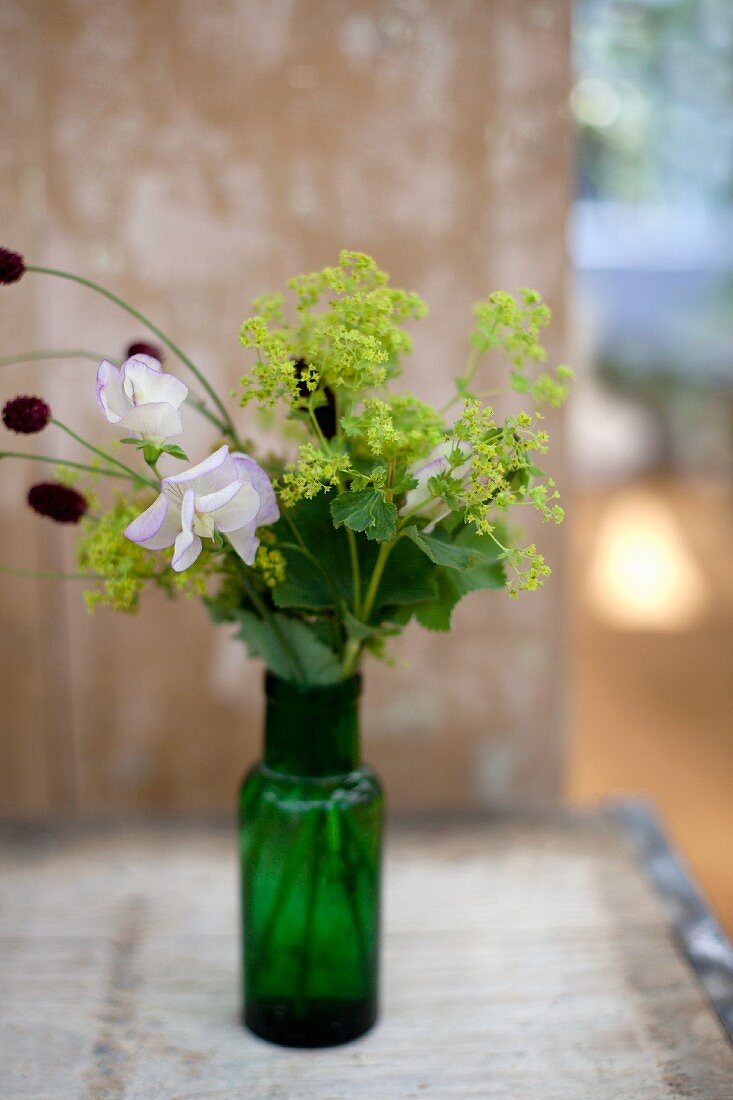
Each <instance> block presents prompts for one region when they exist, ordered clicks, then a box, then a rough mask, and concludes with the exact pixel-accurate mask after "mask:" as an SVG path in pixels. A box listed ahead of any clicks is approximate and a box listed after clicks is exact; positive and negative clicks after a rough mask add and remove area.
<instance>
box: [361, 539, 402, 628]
mask: <svg viewBox="0 0 733 1100" xmlns="http://www.w3.org/2000/svg"><path fill="white" fill-rule="evenodd" d="M393 546H394V543H393V542H383V543H381V545H380V547H379V553H378V554H377V560H376V562H375V563H374V571H373V573H372V577H371V580H370V581H369V587H368V588H367V590H366V595H365V596H364V603H363V604H362V608H361V615H360V616H359V618H360V620H361V622H363V623H368V622H369V616H370V615H371V613H372V608H373V607H374V601H375V599H376V598H377V589H378V588H379V582H380V581H381V579H382V573H383V572H384V567H385V565H386V564H387V558H388V557H389V555H390V551H391V550H392V547H393Z"/></svg>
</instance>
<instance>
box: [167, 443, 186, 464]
mask: <svg viewBox="0 0 733 1100" xmlns="http://www.w3.org/2000/svg"><path fill="white" fill-rule="evenodd" d="M160 449H161V451H162V452H163V454H166V455H170V456H171V458H182V459H183V460H184V462H188V461H189V457H188V455H187V454H186V452H185V451H184V450H183V449H182V448H181V447H179V446H178V444H177V443H164V444H163V446H162V447H161V448H160Z"/></svg>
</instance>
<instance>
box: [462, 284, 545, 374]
mask: <svg viewBox="0 0 733 1100" xmlns="http://www.w3.org/2000/svg"><path fill="white" fill-rule="evenodd" d="M473 312H474V316H475V318H476V327H475V329H474V332H473V334H472V336H471V342H472V343H473V345H474V347H475V348H476V349H477V350H478V351H480V352H484V351H488V350H490V349H491V348H499V349H500V350H501V351H503V352H504V354H505V355H506V356H507V358H508V359H509V360H510V362H512V363H513V364H514V366H515V367H523V366H524V365H525V364H526V363H529V362H538V363H539V362H542V361H543V360H544V359H545V357H546V352H545V349H544V348H543V346H542V344H541V343H540V340H539V334H540V332H541V331H542V329H543V328H546V327H547V325H549V323H550V319H551V314H550V310H549V308H548V306H546V305H545V303H544V302H543V301H542V298H541V297H540V295H539V294H538V293H537V291H536V290H529V289H526V288H525V289H524V290H520V292H519V299H517V298H515V297H514V295H513V294H507V293H506V291H503V290H498V291H495V292H494V293H493V294H490V295H489V296H488V298H487V299H486V300H485V301H483V302H479V303H478V304H477V305H475V306H474V308H473Z"/></svg>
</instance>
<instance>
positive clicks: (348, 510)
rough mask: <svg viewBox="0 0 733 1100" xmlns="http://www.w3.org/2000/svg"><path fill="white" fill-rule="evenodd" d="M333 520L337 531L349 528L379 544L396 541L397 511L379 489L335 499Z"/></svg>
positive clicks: (343, 494)
mask: <svg viewBox="0 0 733 1100" xmlns="http://www.w3.org/2000/svg"><path fill="white" fill-rule="evenodd" d="M331 516H332V518H333V525H334V527H337V528H338V527H342V526H343V525H344V524H345V525H346V526H347V527H350V528H351V530H352V531H363V532H364V534H365V535H366V537H367V538H368V539H375V540H377V541H378V542H385V541H386V540H388V539H392V538H394V537H395V535H396V533H397V508H396V507H395V505H394V504H392V503H391V502H388V501H386V500H385V499H384V493H381V492H379V490H378V489H360V490H359V491H358V492H356V493H353V492H352V493H342V495H341V496H337V497H335V498H334V499H333V500H332V501H331Z"/></svg>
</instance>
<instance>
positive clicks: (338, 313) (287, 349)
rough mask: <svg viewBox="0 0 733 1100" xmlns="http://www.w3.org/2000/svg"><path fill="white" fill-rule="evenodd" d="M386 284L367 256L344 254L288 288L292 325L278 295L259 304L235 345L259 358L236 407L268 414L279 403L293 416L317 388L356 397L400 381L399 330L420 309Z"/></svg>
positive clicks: (403, 348)
mask: <svg viewBox="0 0 733 1100" xmlns="http://www.w3.org/2000/svg"><path fill="white" fill-rule="evenodd" d="M387 284H388V277H387V275H386V274H385V273H384V272H383V271H380V269H379V268H378V267H377V265H376V263H375V262H374V260H372V258H371V257H370V256H366V255H364V254H363V253H360V252H342V253H341V255H340V258H339V264H338V266H337V267H326V268H324V269H323V270H322V271H317V272H314V273H312V274H309V275H299V276H297V277H296V278H294V279H291V280H290V282H289V284H288V286H289V288H290V289H291V290H293V291H294V293H295V295H296V299H297V307H296V312H297V320H296V321H295V322H294V323H293V324H288V323H286V321H285V313H284V307H283V299H282V296H281V295H277V294H271V295H266V296H264V297H261V298H258V299H257V300H256V301H255V303H254V306H253V308H254V316H253V317H251V318H249V319H248V320H247V321H245V322H244V324H243V326H242V330H241V332H240V343H242V344H243V346H244V347H247V348H254V349H256V352H257V360H256V362H255V364H254V366H253V367H252V370H251V372H250V373H249V374H247V375H245V376H244V377H243V378H242V387H243V391H244V393H243V396H242V404H247V403H248V402H249V401H252V400H257V401H258V402H259V403H260V405H262V406H265V407H271V406H272V405H274V404H275V403H276V402H277V401H279V400H281V399H282V400H285V402H286V403H288V404H289V405H291V406H292V407H295V408H299V407H302V405H303V402H304V400H305V398H306V397H307V393H313V392H315V391H316V389H317V388H318V387H319V385H321V386H328V387H330V388H331V389H338V388H339V387H341V388H344V389H346V390H349V391H352V393H358V392H361V391H363V390H365V389H372V388H374V387H377V386H381V385H383V383H384V382H385V380H386V379H387V377H392V376H394V375H395V374H396V373H398V372H399V364H400V360H401V358H402V356H403V355H404V354H405V353H406V352H408V351H409V350H410V349H411V347H412V342H411V340H410V337H409V336H408V335H407V333H406V332H405V331H404V329H403V327H402V325H403V324H404V322H405V321H407V320H409V319H410V318H413V317H422V316H423V315H424V313H425V312H426V307H425V304H424V302H423V301H422V300H421V299H420V298H419V297H418V295H416V294H412V293H409V292H407V291H404V290H399V289H395V288H392V287H390V286H388V285H387ZM316 307H322V308H319V309H318V310H317V309H316Z"/></svg>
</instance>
